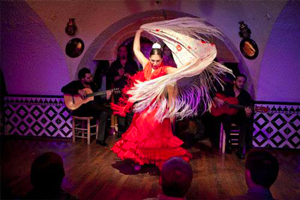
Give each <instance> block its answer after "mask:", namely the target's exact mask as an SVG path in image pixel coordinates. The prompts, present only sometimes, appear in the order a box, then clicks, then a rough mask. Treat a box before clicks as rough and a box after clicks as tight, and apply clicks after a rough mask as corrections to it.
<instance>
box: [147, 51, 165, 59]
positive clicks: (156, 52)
mask: <svg viewBox="0 0 300 200" xmlns="http://www.w3.org/2000/svg"><path fill="white" fill-rule="evenodd" d="M152 55H159V56H160V57H161V58H163V55H164V54H163V51H162V50H161V49H151V51H150V56H152Z"/></svg>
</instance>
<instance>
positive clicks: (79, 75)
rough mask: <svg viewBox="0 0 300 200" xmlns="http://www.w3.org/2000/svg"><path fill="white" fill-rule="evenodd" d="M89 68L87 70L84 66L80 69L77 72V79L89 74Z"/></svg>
mask: <svg viewBox="0 0 300 200" xmlns="http://www.w3.org/2000/svg"><path fill="white" fill-rule="evenodd" d="M90 73H91V70H89V69H88V68H86V67H84V68H82V69H81V70H79V72H78V78H79V80H80V79H82V78H84V77H85V75H86V74H90Z"/></svg>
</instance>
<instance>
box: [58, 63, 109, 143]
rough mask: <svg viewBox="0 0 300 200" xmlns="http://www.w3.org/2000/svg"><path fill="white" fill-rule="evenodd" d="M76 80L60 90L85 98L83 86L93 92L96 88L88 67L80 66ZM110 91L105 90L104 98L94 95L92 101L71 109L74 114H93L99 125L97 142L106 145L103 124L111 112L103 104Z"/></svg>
mask: <svg viewBox="0 0 300 200" xmlns="http://www.w3.org/2000/svg"><path fill="white" fill-rule="evenodd" d="M78 79H79V80H77V81H72V82H71V83H69V84H67V85H66V86H64V87H63V88H62V89H61V91H62V93H64V94H71V95H78V94H79V95H80V96H81V98H82V99H85V98H86V95H87V93H86V91H84V90H83V89H84V88H90V89H91V90H92V91H93V92H97V91H98V88H97V86H96V84H95V83H94V82H93V76H92V74H91V71H90V70H89V69H88V68H82V69H81V70H79V72H78ZM111 94H112V91H110V90H107V91H106V98H101V97H100V96H96V97H95V99H94V101H89V102H88V103H85V104H82V105H81V106H80V107H79V108H77V109H76V110H74V111H73V114H74V115H76V116H93V117H94V118H95V119H97V123H98V126H99V129H98V139H97V141H96V143H97V144H99V145H101V146H105V147H107V146H108V144H107V143H106V142H105V139H106V138H105V126H106V121H107V117H108V116H110V115H111V114H112V110H111V109H110V108H108V107H106V106H104V105H103V104H104V103H106V102H107V101H108V100H109V99H110V97H111Z"/></svg>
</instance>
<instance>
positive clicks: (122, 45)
mask: <svg viewBox="0 0 300 200" xmlns="http://www.w3.org/2000/svg"><path fill="white" fill-rule="evenodd" d="M121 47H125V48H126V50H127V52H128V47H127V46H126V45H124V44H121V45H120V46H119V47H118V53H119V51H120V49H121Z"/></svg>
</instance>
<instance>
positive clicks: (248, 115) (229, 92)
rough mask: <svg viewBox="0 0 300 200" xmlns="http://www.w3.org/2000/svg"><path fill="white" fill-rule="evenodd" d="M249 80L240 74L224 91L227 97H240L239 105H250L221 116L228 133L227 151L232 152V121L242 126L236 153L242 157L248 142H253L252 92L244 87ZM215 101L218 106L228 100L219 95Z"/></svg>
mask: <svg viewBox="0 0 300 200" xmlns="http://www.w3.org/2000/svg"><path fill="white" fill-rule="evenodd" d="M246 82H247V77H246V76H245V75H244V74H239V75H237V76H236V78H235V80H234V81H233V85H226V86H225V90H224V91H222V92H221V93H223V94H224V95H225V96H227V97H235V98H237V99H238V102H239V105H243V106H249V107H245V108H242V109H239V110H238V112H237V114H235V115H232V116H230V115H227V114H223V115H221V116H220V118H221V121H222V123H223V126H224V130H225V133H226V150H225V151H226V153H231V149H230V140H229V135H230V126H231V123H235V124H237V125H238V126H239V128H240V134H239V147H238V151H237V153H236V155H237V157H238V158H240V159H244V158H245V155H244V153H243V149H244V147H245V145H246V144H247V148H249V147H250V145H249V146H248V144H250V142H251V136H252V113H253V111H252V109H251V108H250V106H251V103H252V100H251V96H250V94H249V93H248V92H247V91H246V90H245V89H244V87H245V84H246ZM213 99H214V102H215V104H216V106H217V107H220V106H223V105H224V104H225V103H226V102H225V101H224V100H222V99H220V98H218V97H216V96H215V97H214V98H213Z"/></svg>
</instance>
